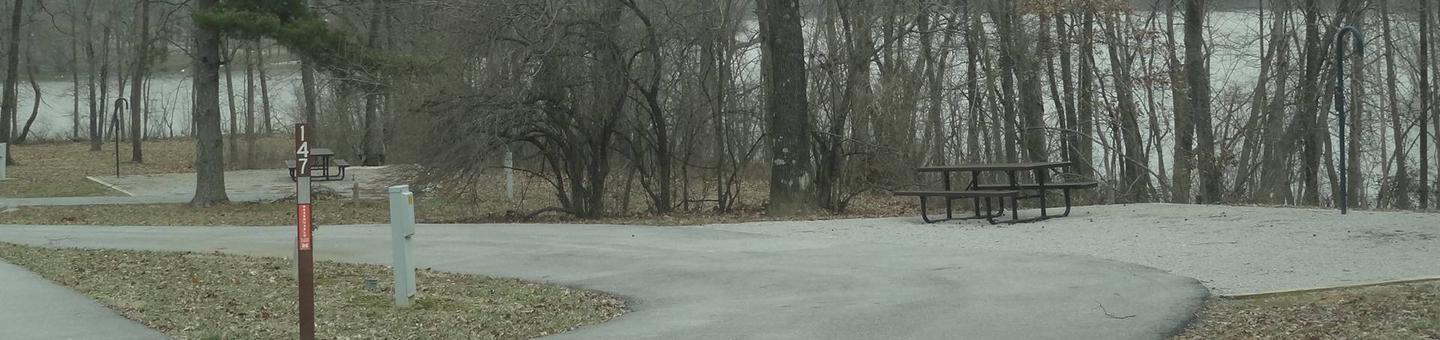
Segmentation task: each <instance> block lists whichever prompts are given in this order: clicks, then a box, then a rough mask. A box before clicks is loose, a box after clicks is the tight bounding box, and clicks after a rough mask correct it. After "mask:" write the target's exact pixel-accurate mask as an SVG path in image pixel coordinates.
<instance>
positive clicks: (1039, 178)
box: [1035, 169, 1050, 217]
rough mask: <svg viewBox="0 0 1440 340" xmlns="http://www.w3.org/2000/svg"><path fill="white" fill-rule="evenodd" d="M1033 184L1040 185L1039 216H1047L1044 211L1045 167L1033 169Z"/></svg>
mask: <svg viewBox="0 0 1440 340" xmlns="http://www.w3.org/2000/svg"><path fill="white" fill-rule="evenodd" d="M1035 184H1036V186H1038V187H1040V189H1039V190H1040V195H1039V196H1040V217H1045V216H1049V215H1050V214H1049V213H1048V212H1046V211H1045V169H1035Z"/></svg>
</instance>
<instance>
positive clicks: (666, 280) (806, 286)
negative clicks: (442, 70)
mask: <svg viewBox="0 0 1440 340" xmlns="http://www.w3.org/2000/svg"><path fill="white" fill-rule="evenodd" d="M389 235H390V234H389V231H388V229H386V228H385V227H381V226H341V227H324V228H322V229H321V230H320V232H319V233H318V234H317V235H316V242H317V243H316V249H317V257H318V258H320V259H329V260H342V261H352V262H365V263H386V262H388V259H389V256H390V254H389V246H388V242H389ZM0 241H4V242H14V243H25V244H34V245H50V246H72V247H105V248H131V249H153V250H191V251H223V252H230V253H240V254H251V255H269V256H285V255H288V254H290V253H291V249H290V247H291V246H292V244H293V243H292V242H293V234H292V231H291V228H285V227H279V228H246V227H216V228H189V227H177V228H165V227H45V226H0ZM416 245H417V249H416V255H417V257H418V261H417V263H418V264H419V265H420V266H422V267H432V268H434V269H436V270H443V271H454V272H468V273H480V274H488V275H496V276H507V277H518V278H525V279H531V280H541V281H547V282H553V283H559V284H565V285H571V286H577V287H582V288H587V289H596V290H602V291H606V292H610V293H613V294H617V295H619V296H622V297H624V298H625V300H626V301H627V303H628V304H629V306H630V308H631V309H632V312H630V313H628V314H626V315H624V316H621V317H620V318H619V319H617V320H614V321H611V322H608V323H605V324H602V325H598V326H592V327H586V328H583V329H580V330H577V331H574V332H570V333H565V334H562V335H560V336H558V337H557V338H563V339H675V338H685V339H1159V338H1164V337H1165V336H1167V335H1168V334H1171V333H1172V332H1175V331H1177V330H1178V329H1179V328H1180V327H1182V326H1183V325H1184V324H1185V323H1186V322H1187V321H1188V320H1189V319H1190V318H1191V317H1192V315H1193V313H1194V312H1195V311H1196V310H1197V309H1198V308H1199V305H1200V303H1201V302H1202V300H1203V299H1204V298H1205V296H1206V295H1207V294H1208V293H1207V291H1206V289H1205V288H1204V287H1202V286H1201V285H1200V284H1199V282H1197V281H1196V280H1194V279H1190V278H1185V277H1180V276H1175V275H1171V274H1167V273H1165V272H1163V271H1160V270H1157V269H1154V268H1149V267H1143V266H1139V265H1134V264H1127V263H1121V262H1115V261H1110V260H1103V259H1099V258H1095V257H1087V256H1069V255H1056V254H1041V253H1020V252H1010V251H1004V250H966V249H955V248H954V247H932V246H918V245H909V246H902V245H892V244H877V243H866V242H841V241H833V240H823V239H806V238H796V237H776V236H767V235H761V234H754V233H742V232H733V231H721V230H715V229H707V228H656V227H631V226H548V225H453V226H421V227H420V228H419V232H418V235H417V239H416ZM0 308H3V307H0Z"/></svg>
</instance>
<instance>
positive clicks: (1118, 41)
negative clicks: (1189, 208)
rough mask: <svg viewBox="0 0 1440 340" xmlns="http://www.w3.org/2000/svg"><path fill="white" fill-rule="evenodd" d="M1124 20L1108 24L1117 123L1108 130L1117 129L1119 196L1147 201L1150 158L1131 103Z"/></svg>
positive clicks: (1132, 91) (1149, 186)
mask: <svg viewBox="0 0 1440 340" xmlns="http://www.w3.org/2000/svg"><path fill="white" fill-rule="evenodd" d="M1120 15H1126V16H1127V19H1121V18H1118V17H1117V18H1114V20H1112V21H1113V22H1112V23H1111V25H1109V34H1108V35H1109V37H1110V42H1109V44H1106V45H1107V46H1108V49H1109V51H1110V53H1108V54H1109V55H1110V73H1111V76H1112V77H1113V78H1114V79H1115V80H1114V81H1115V101H1116V104H1117V105H1116V108H1115V111H1116V113H1117V115H1116V117H1117V118H1118V122H1113V123H1112V124H1111V126H1112V127H1114V128H1115V129H1117V130H1119V131H1118V134H1119V135H1120V138H1117V142H1118V143H1119V144H1118V145H1117V147H1116V151H1118V152H1119V153H1120V178H1121V183H1120V185H1121V188H1122V190H1121V194H1122V195H1123V196H1122V197H1125V199H1126V201H1128V202H1147V201H1149V200H1150V194H1151V188H1152V186H1151V185H1150V173H1149V171H1148V169H1149V166H1150V157H1149V154H1148V152H1146V151H1145V141H1144V138H1143V137H1141V134H1140V122H1139V113H1138V112H1139V109H1138V108H1137V107H1136V103H1135V93H1134V90H1133V88H1134V85H1135V84H1134V80H1133V79H1132V78H1131V74H1133V73H1132V72H1133V71H1132V65H1134V63H1135V61H1134V59H1133V57H1131V56H1133V55H1134V53H1132V52H1131V51H1129V50H1128V49H1127V48H1125V46H1128V45H1130V44H1129V43H1127V42H1124V41H1122V39H1125V38H1124V37H1122V36H1121V33H1120V28H1119V27H1120V26H1122V25H1123V26H1125V27H1127V29H1128V27H1130V23H1129V20H1128V14H1120Z"/></svg>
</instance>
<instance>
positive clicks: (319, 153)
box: [310, 148, 335, 157]
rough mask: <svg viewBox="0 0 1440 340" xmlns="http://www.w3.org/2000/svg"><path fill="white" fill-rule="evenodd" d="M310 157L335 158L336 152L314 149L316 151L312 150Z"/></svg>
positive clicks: (326, 149) (327, 149)
mask: <svg viewBox="0 0 1440 340" xmlns="http://www.w3.org/2000/svg"><path fill="white" fill-rule="evenodd" d="M310 155H311V156H320V157H329V156H334V155H335V152H334V151H330V149H329V148H314V149H310Z"/></svg>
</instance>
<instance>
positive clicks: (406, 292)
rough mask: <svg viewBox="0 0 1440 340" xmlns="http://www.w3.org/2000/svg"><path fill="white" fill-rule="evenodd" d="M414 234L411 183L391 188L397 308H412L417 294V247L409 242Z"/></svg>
mask: <svg viewBox="0 0 1440 340" xmlns="http://www.w3.org/2000/svg"><path fill="white" fill-rule="evenodd" d="M414 236H415V194H414V193H412V192H410V186H408V185H397V186H393V187H390V240H391V245H392V246H391V249H390V251H391V253H392V254H394V263H393V264H392V266H391V268H392V270H394V272H395V289H394V291H395V307H396V308H410V298H411V297H413V296H415V263H414V262H411V261H412V260H411V259H412V258H414V256H415V250H414V248H413V247H412V246H411V244H410V242H411V241H412V238H413V237H414Z"/></svg>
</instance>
